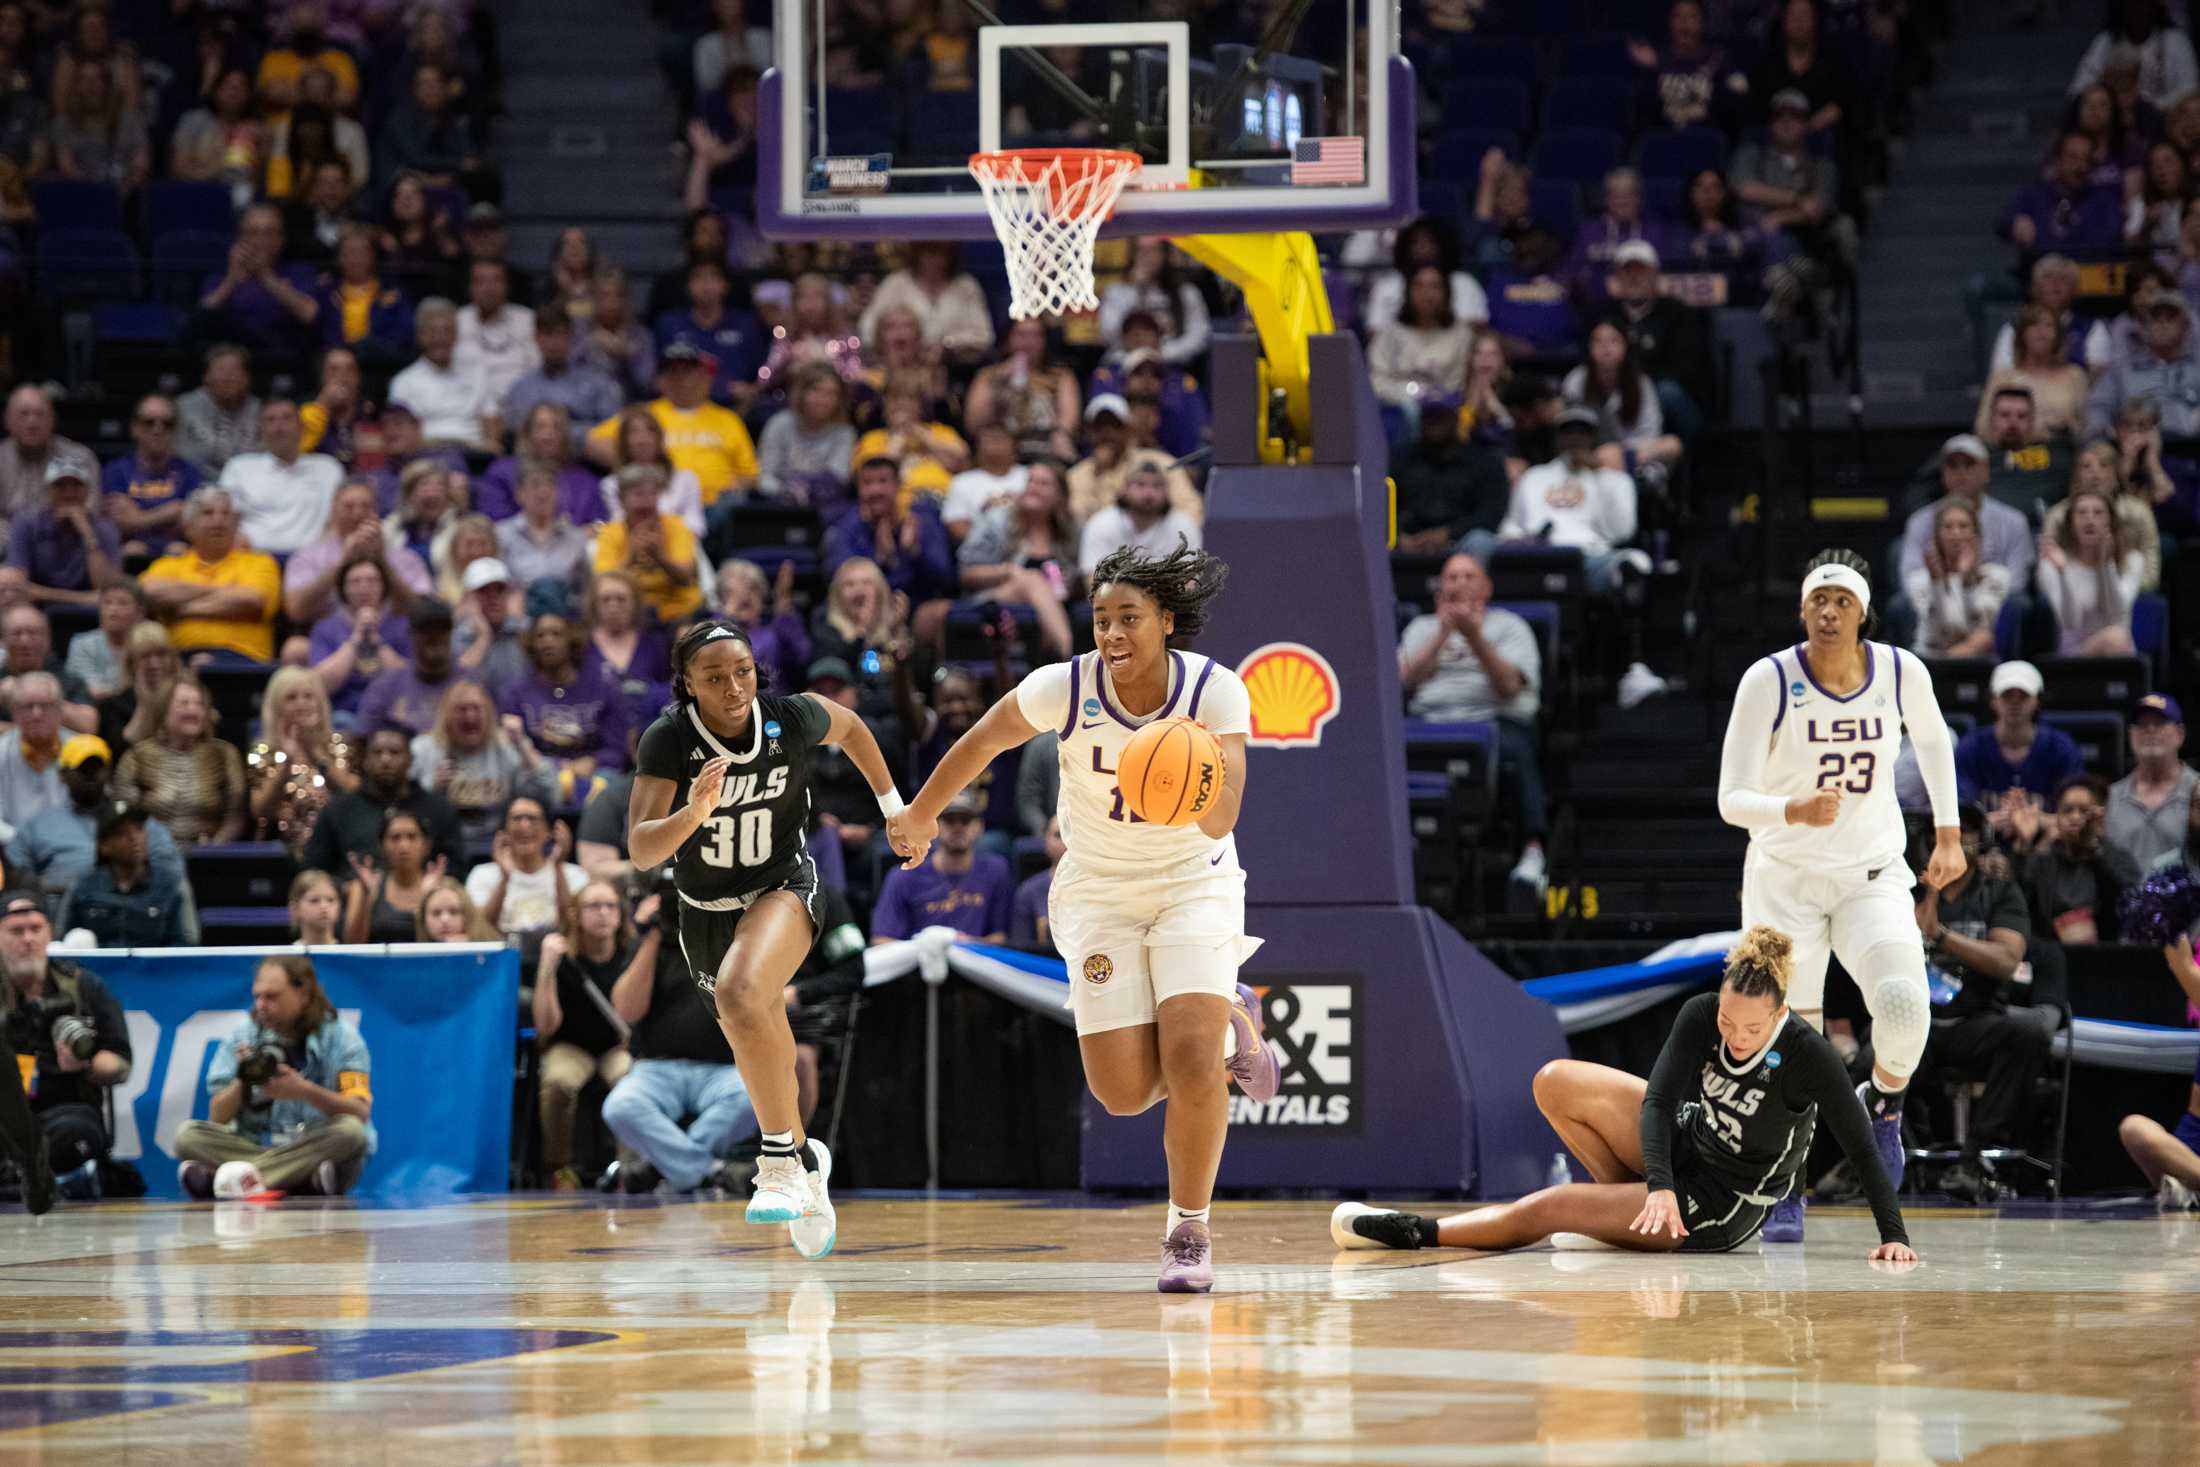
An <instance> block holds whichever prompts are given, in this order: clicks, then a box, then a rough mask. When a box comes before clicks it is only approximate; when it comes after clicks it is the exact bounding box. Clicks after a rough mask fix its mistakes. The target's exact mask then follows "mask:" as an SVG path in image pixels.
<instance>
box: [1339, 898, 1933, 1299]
mask: <svg viewBox="0 0 2200 1467" xmlns="http://www.w3.org/2000/svg"><path fill="white" fill-rule="evenodd" d="M1789 963H1790V944H1789V942H1788V939H1787V936H1786V935H1785V934H1784V933H1780V932H1775V931H1773V930H1772V929H1771V928H1769V927H1752V928H1750V929H1749V931H1747V932H1745V933H1743V934H1742V940H1741V941H1740V942H1739V943H1737V944H1736V945H1735V948H1734V951H1733V952H1732V953H1731V954H1729V955H1728V957H1727V964H1726V980H1725V982H1724V983H1722V984H1721V985H1720V988H1719V992H1718V993H1717V994H1715V995H1714V994H1709V993H1705V994H1699V995H1698V996H1697V997H1695V998H1692V999H1690V1000H1689V1001H1688V1002H1687V1003H1685V1004H1683V1005H1682V1006H1681V1011H1680V1016H1679V1017H1678V1018H1677V1019H1675V1020H1674V1022H1673V1032H1672V1033H1671V1034H1670V1035H1668V1036H1667V1038H1666V1041H1665V1049H1664V1051H1663V1052H1662V1053H1660V1054H1659V1056H1658V1062H1657V1064H1656V1066H1655V1067H1654V1068H1652V1070H1651V1071H1650V1079H1649V1081H1648V1083H1647V1084H1645V1083H1644V1082H1643V1081H1642V1080H1640V1079H1638V1078H1637V1077H1635V1076H1633V1075H1630V1074H1628V1073H1626V1072H1625V1071H1623V1070H1614V1069H1607V1068H1606V1067H1605V1066H1603V1065H1591V1064H1584V1063H1582V1062H1581V1061H1579V1060H1553V1061H1551V1062H1550V1063H1549V1064H1547V1065H1545V1066H1544V1067H1543V1069H1542V1071H1541V1072H1540V1073H1539V1074H1537V1075H1536V1077H1535V1100H1536V1105H1537V1106H1538V1107H1540V1108H1541V1109H1542V1111H1543V1114H1544V1116H1545V1117H1546V1118H1547V1119H1548V1120H1549V1121H1550V1123H1551V1125H1552V1127H1553V1129H1555V1130H1556V1131H1557V1132H1558V1134H1559V1136H1560V1138H1561V1139H1562V1140H1564V1141H1565V1143H1566V1146H1567V1149H1569V1150H1570V1151H1572V1152H1573V1154H1574V1155H1575V1156H1576V1157H1579V1158H1580V1159H1581V1161H1582V1163H1583V1164H1584V1165H1585V1166H1587V1167H1588V1169H1589V1175H1590V1176H1591V1177H1593V1178H1594V1179H1595V1180H1594V1181H1592V1182H1588V1183H1568V1184H1567V1185H1565V1186H1562V1187H1546V1188H1544V1189H1543V1190H1542V1191H1540V1192H1533V1193H1530V1194H1529V1195H1528V1196H1526V1197H1523V1198H1521V1199H1520V1200H1519V1201H1518V1202H1507V1203H1503V1204H1501V1205H1499V1206H1496V1207H1484V1208H1479V1209H1477V1210H1476V1211H1473V1212H1463V1213H1460V1214H1459V1215H1457V1216H1456V1217H1447V1218H1443V1219H1440V1220H1439V1219H1437V1218H1431V1217H1421V1216H1418V1215H1416V1214H1414V1213H1408V1212H1395V1211H1389V1210H1385V1209H1381V1208H1373V1207H1367V1206H1364V1205H1362V1204H1360V1203H1357V1202H1346V1203H1343V1204H1341V1205H1339V1206H1338V1208H1337V1210H1336V1211H1335V1212H1334V1213H1332V1214H1331V1216H1330V1220H1329V1232H1330V1236H1331V1237H1332V1238H1334V1239H1335V1240H1336V1243H1337V1246H1338V1247H1340V1248H1480V1249H1484V1250H1489V1251H1497V1250H1502V1249H1507V1248H1527V1247H1531V1246H1533V1245H1534V1244H1537V1243H1540V1242H1542V1241H1543V1240H1544V1239H1545V1238H1548V1237H1550V1236H1551V1235H1553V1234H1554V1233H1556V1234H1572V1235H1575V1236H1579V1237H1586V1238H1588V1239H1591V1240H1593V1241H1594V1242H1597V1243H1604V1244H1609V1245H1610V1246H1612V1247H1616V1248H1633V1249H1639V1250H1641V1251H1643V1252H1649V1253H1659V1252H1670V1251H1672V1250H1674V1249H1685V1250H1687V1251H1689V1252H1696V1253H1723V1252H1726V1251H1728V1250H1730V1249H1733V1248H1738V1247H1740V1246H1741V1245H1742V1244H1744V1243H1746V1242H1748V1241H1749V1240H1750V1239H1751V1238H1753V1237H1755V1236H1756V1234H1757V1230H1758V1229H1759V1228H1761V1227H1763V1226H1764V1222H1765V1215H1766V1214H1767V1213H1768V1212H1770V1211H1771V1210H1772V1206H1773V1204H1774V1203H1776V1202H1778V1201H1779V1200H1780V1199H1781V1198H1783V1197H1785V1196H1787V1195H1788V1193H1789V1192H1790V1191H1791V1190H1793V1189H1794V1187H1795V1185H1796V1178H1797V1174H1798V1173H1799V1172H1801V1170H1802V1167H1803V1160H1804V1158H1805V1157H1806V1156H1808V1155H1809V1153H1810V1137H1811V1131H1812V1129H1813V1127H1814V1126H1815V1125H1816V1123H1817V1119H1818V1116H1819V1115H1820V1114H1821V1113H1823V1114H1824V1116H1825V1117H1826V1123H1827V1124H1828V1125H1830V1126H1832V1127H1833V1134H1834V1138H1835V1139H1836V1140H1838V1141H1839V1142H1840V1143H1841V1150H1842V1151H1843V1152H1845V1153H1846V1154H1847V1156H1848V1158H1849V1164H1850V1165H1851V1166H1853V1167H1855V1168H1856V1171H1857V1175H1858V1176H1860V1177H1862V1178H1863V1180H1864V1191H1865V1194H1866V1195H1867V1196H1868V1197H1869V1198H1870V1199H1871V1205H1872V1216H1873V1218H1874V1219H1875V1220H1876V1221H1877V1222H1878V1224H1879V1240H1880V1241H1879V1246H1878V1247H1876V1248H1874V1249H1873V1250H1872V1251H1871V1257H1872V1258H1874V1259H1878V1260H1885V1261H1887V1262H1892V1263H1915V1262H1916V1261H1917V1254H1915V1253H1914V1252H1912V1251H1911V1249H1910V1240H1909V1237H1908V1235H1907V1234H1906V1233H1904V1232H1903V1230H1902V1213H1901V1211H1900V1210H1899V1209H1898V1208H1897V1207H1896V1206H1895V1198H1894V1184H1893V1183H1892V1182H1890V1181H1888V1179H1887V1169H1886V1167H1885V1166H1884V1165H1883V1164H1882V1163H1881V1162H1880V1160H1879V1148H1878V1147H1877V1146H1875V1145H1874V1144H1873V1142H1872V1129H1871V1120H1870V1118H1869V1117H1868V1116H1866V1115H1865V1113H1864V1103H1863V1102H1862V1101H1861V1100H1859V1099H1858V1098H1857V1095H1856V1092H1855V1091H1854V1090H1852V1089H1850V1088H1849V1079H1848V1072H1847V1071H1846V1070H1845V1069H1844V1068H1843V1066H1842V1063H1841V1056H1840V1055H1839V1053H1837V1052H1836V1051H1835V1049H1834V1047H1833V1045H1832V1044H1830V1043H1829V1042H1827V1040H1826V1039H1825V1037H1824V1036H1823V1035H1821V1034H1819V1032H1818V1031H1817V1030H1815V1029H1813V1028H1811V1027H1810V1025H1808V1024H1806V1023H1804V1022H1803V1021H1802V1020H1801V1019H1799V1018H1797V1017H1796V1016H1795V1015H1794V1014H1793V1013H1792V1012H1791V1011H1790V1010H1789V1009H1788V1007H1787V980H1788V974H1789V971H1790V969H1789ZM1561 1246H1566V1244H1565V1243H1564V1242H1562V1243H1561Z"/></svg>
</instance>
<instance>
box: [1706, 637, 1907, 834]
mask: <svg viewBox="0 0 2200 1467" xmlns="http://www.w3.org/2000/svg"><path fill="white" fill-rule="evenodd" d="M1780 714H1781V706H1780V669H1779V667H1778V666H1777V665H1776V664H1774V663H1773V662H1772V661H1771V659H1769V658H1759V659H1758V660H1757V661H1756V662H1753V663H1751V664H1750V667H1749V671H1747V672H1745V673H1743V674H1742V682H1741V686H1740V687H1738V688H1736V689H1735V690H1734V711H1733V712H1732V713H1730V714H1728V715H1727V720H1726V746H1725V748H1724V750H1723V751H1722V752H1721V753H1720V755H1719V818H1720V819H1721V820H1724V821H1725V822H1726V823H1727V824H1729V825H1739V826H1740V827H1742V829H1744V830H1763V829H1766V828H1768V827H1772V826H1780V825H1785V824H1787V796H1785V795H1775V794H1770V793H1768V792H1766V791H1765V790H1763V789H1760V788H1759V787H1758V786H1759V783H1760V782H1761V781H1762V780H1763V778H1764V773H1765V756H1766V755H1767V754H1769V753H1770V752H1771V751H1772V726H1773V722H1774V720H1776V719H1777V718H1779V717H1780ZM1935 717H1938V714H1937V713H1936V714H1935Z"/></svg>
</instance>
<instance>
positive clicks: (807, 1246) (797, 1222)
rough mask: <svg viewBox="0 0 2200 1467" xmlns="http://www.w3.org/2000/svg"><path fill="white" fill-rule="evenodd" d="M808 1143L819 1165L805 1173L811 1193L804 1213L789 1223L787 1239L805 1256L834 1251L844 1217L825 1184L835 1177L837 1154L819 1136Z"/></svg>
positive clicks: (804, 1176)
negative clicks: (827, 1148)
mask: <svg viewBox="0 0 2200 1467" xmlns="http://www.w3.org/2000/svg"><path fill="white" fill-rule="evenodd" d="M808 1145H809V1148H810V1158H811V1160H812V1161H814V1162H816V1163H817V1165H816V1166H815V1167H814V1168H812V1169H811V1170H810V1171H807V1172H805V1173H804V1174H803V1181H804V1183H805V1184H806V1186H805V1189H804V1190H805V1192H806V1193H807V1196H806V1197H805V1198H804V1199H803V1208H802V1216H800V1217H798V1218H795V1219H794V1220H793V1221H791V1222H789V1223H788V1224H787V1240H788V1241H789V1242H791V1243H793V1244H794V1251H795V1252H797V1253H799V1254H801V1255H802V1256H803V1257H804V1258H823V1257H824V1256H825V1255H826V1254H828V1253H830V1252H832V1251H833V1241H834V1239H836V1238H838V1237H839V1236H840V1217H839V1215H838V1214H837V1213H835V1212H834V1211H833V1199H832V1196H831V1194H830V1193H828V1192H827V1191H826V1185H825V1184H826V1183H828V1182H830V1181H831V1180H832V1178H833V1154H832V1153H831V1152H830V1151H827V1150H826V1149H825V1143H824V1142H822V1141H820V1140H818V1139H816V1138H815V1137H812V1138H811V1139H810V1141H809V1143H808Z"/></svg>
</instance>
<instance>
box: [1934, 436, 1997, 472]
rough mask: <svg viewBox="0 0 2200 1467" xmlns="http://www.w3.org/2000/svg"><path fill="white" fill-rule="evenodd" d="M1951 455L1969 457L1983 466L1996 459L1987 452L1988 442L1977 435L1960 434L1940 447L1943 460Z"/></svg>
mask: <svg viewBox="0 0 2200 1467" xmlns="http://www.w3.org/2000/svg"><path fill="white" fill-rule="evenodd" d="M1951 453H1960V454H1964V455H1966V456H1967V457H1970V458H1974V459H1977V460H1978V461H1979V462H1980V463H1982V464H1983V463H1989V462H1991V461H1992V460H1993V457H1994V456H1993V455H1992V454H1991V453H1988V452H1987V451H1986V441H1985V440H1984V439H1982V438H1980V437H1979V436H1978V434H1976V433H1958V434H1957V435H1956V436H1955V437H1953V438H1951V439H1949V440H1948V441H1947V442H1946V443H1943V444H1941V445H1940V456H1941V457H1942V458H1943V459H1945V458H1947V457H1948V455H1949V454H1951Z"/></svg>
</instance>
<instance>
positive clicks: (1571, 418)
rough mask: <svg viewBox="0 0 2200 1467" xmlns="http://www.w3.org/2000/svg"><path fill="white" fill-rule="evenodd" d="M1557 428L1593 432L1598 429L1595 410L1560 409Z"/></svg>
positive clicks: (1578, 408) (1585, 408)
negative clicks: (1580, 429)
mask: <svg viewBox="0 0 2200 1467" xmlns="http://www.w3.org/2000/svg"><path fill="white" fill-rule="evenodd" d="M1558 426H1559V427H1561V428H1587V429H1589V430H1590V431H1592V432H1594V431H1595V430H1596V429H1597V427H1598V423H1597V414H1596V409H1595V408H1587V407H1570V408H1560V409H1559V412H1558Z"/></svg>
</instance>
